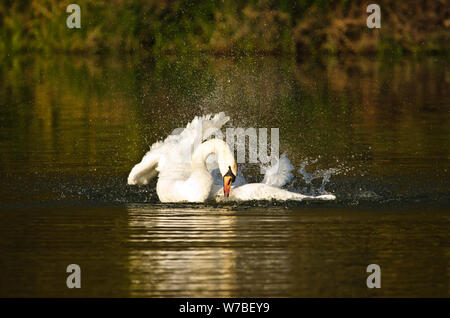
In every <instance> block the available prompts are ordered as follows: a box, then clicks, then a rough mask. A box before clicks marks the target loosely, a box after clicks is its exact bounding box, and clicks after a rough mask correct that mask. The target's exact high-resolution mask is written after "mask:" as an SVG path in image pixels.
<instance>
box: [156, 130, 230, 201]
mask: <svg viewBox="0 0 450 318" xmlns="http://www.w3.org/2000/svg"><path fill="white" fill-rule="evenodd" d="M211 154H216V155H217V161H218V164H219V170H220V173H221V174H222V176H223V193H224V194H225V195H229V193H230V188H231V183H232V181H233V180H234V176H235V175H236V173H237V165H236V161H235V160H234V157H233V154H232V153H231V151H230V148H229V147H228V145H227V144H226V142H224V141H222V140H220V139H211V140H208V141H205V142H204V143H202V144H201V145H200V146H198V147H197V148H196V150H195V151H194V154H193V155H192V160H191V167H190V171H189V176H187V174H186V171H184V173H182V174H180V173H179V171H177V170H175V171H174V170H170V169H169V170H167V169H161V170H160V173H159V179H158V183H157V185H156V193H157V194H158V197H159V199H160V201H161V202H204V201H206V200H207V199H208V197H209V195H210V192H211V188H212V185H213V183H214V180H213V177H212V175H211V173H210V172H209V171H208V168H207V167H206V159H207V158H208V156H209V155H211Z"/></svg>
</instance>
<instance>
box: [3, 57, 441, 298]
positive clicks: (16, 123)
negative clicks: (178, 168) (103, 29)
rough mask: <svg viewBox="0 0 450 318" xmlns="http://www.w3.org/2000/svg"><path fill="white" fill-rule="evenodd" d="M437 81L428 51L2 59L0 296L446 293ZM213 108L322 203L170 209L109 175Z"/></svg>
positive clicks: (249, 172) (151, 188)
mask: <svg viewBox="0 0 450 318" xmlns="http://www.w3.org/2000/svg"><path fill="white" fill-rule="evenodd" d="M449 87H450V68H449V62H448V60H446V59H445V58H437V57H427V58H419V59H412V58H404V59H400V60H389V59H375V58H358V59H328V60H322V61H320V60H319V61H314V62H312V61H309V62H301V63H300V62H296V61H295V60H293V59H289V58H280V57H244V58H228V57H211V56H183V57H175V56H172V57H160V58H155V59H152V58H139V57H130V56H125V57H113V56H109V57H104V56H98V57H83V56H51V57H36V56H22V57H20V58H7V59H6V60H4V61H3V63H2V64H0V180H1V183H0V255H1V257H0V273H1V274H0V296H3V297H5V296H32V297H33V296H64V297H66V296H67V297H70V296H77V297H78V296H88V297H94V296H102V297H108V296H121V297H130V296H137V297H145V296H150V297H161V296H168V297H170V296H186V297H215V296H220V297H222V296H224V297H233V296H247V297H249V296H267V297H269V296H277V297H278V296H281V297H284V296H288V297H310V296H315V297H317V296H318V297H320V296H339V297H341V296H350V297H357V296H360V297H366V296H369V297H377V296H394V297H401V296H406V297H408V296H441V297H442V296H444V297H448V296H450V292H449V291H450V266H449V260H450V239H449V237H448V233H449V225H450V193H449V190H450V178H449V177H450V171H449V168H450V165H449V163H450V156H449V149H450V90H449ZM219 111H225V112H226V113H227V115H229V116H230V117H231V122H230V124H229V125H228V127H242V128H250V127H255V128H269V131H270V128H279V132H280V133H279V143H280V153H285V154H286V155H287V156H288V157H289V158H290V159H291V161H292V163H293V165H294V166H295V167H296V169H295V175H296V176H295V178H294V180H293V182H291V183H290V184H289V188H291V189H292V190H296V191H300V192H302V193H310V194H318V193H319V192H323V191H325V192H329V193H333V194H335V195H336V197H337V200H336V201H333V202H299V203H298V202H297V203H293V202H287V203H281V202H247V203H239V204H235V203H223V204H215V203H207V204H176V205H173V204H161V203H159V201H158V198H157V195H156V192H155V183H154V182H153V183H152V184H150V185H148V186H142V187H135V186H128V185H127V184H126V177H127V175H128V173H129V171H130V169H131V168H132V167H133V165H134V164H136V163H137V162H139V161H140V159H141V158H142V156H143V154H144V153H145V152H146V151H147V150H148V148H149V145H151V144H152V143H153V142H155V141H157V140H159V139H161V138H164V137H165V136H167V135H168V134H169V133H171V132H172V130H173V129H175V128H177V127H184V126H185V125H186V123H187V122H189V121H190V120H191V119H192V118H193V117H194V116H195V115H202V114H207V113H211V112H219ZM269 139H270V136H269ZM301 167H304V171H298V170H299V169H300V168H301ZM330 169H331V170H330ZM305 171H306V172H307V173H305ZM311 174H312V175H315V177H313V178H312V179H311V178H309V179H308V176H310V175H311ZM244 175H246V176H247V177H248V179H250V180H252V181H258V180H261V179H262V176H261V175H260V174H259V169H257V168H256V167H255V165H248V166H247V169H245V170H244ZM324 176H326V177H329V180H324V179H323V177H324ZM72 263H75V264H79V265H80V267H81V271H82V288H81V289H68V288H67V287H66V278H67V276H68V275H69V274H67V273H66V267H67V265H69V264H72ZM372 263H374V264H379V265H380V267H381V273H382V275H381V279H382V283H381V284H382V288H380V289H368V288H367V286H366V278H367V276H368V275H369V274H368V273H366V267H367V265H369V264H372Z"/></svg>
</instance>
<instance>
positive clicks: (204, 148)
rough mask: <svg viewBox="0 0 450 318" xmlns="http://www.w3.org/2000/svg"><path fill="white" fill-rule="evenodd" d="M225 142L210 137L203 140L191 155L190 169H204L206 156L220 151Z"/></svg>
mask: <svg viewBox="0 0 450 318" xmlns="http://www.w3.org/2000/svg"><path fill="white" fill-rule="evenodd" d="M223 144H225V142H223V141H222V140H219V139H211V140H208V141H205V142H204V143H202V144H201V145H200V146H198V147H197V149H195V151H194V154H193V155H192V161H191V165H192V169H193V170H194V169H205V170H206V158H208V156H209V155H211V154H218V155H219V156H220V153H221V152H222V148H223V147H224V146H225V145H226V144H225V145H223Z"/></svg>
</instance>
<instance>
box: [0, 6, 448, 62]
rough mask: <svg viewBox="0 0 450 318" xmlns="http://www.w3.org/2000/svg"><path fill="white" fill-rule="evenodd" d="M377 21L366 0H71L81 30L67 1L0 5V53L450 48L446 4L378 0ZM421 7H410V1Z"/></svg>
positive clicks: (303, 52) (332, 51)
mask: <svg viewBox="0 0 450 318" xmlns="http://www.w3.org/2000/svg"><path fill="white" fill-rule="evenodd" d="M379 2H380V6H381V7H382V28H381V29H380V30H368V29H367V27H366V26H365V18H366V16H367V14H366V12H365V7H366V5H367V4H368V3H365V2H364V1H363V2H353V1H348V0H336V1H328V0H282V1H275V0H259V1H257V0H252V1H231V0H223V1H222V0H208V1H201V2H197V1H192V0H175V1H168V0H163V1H141V0H133V1H125V0H96V1H90V0H78V1H77V2H76V3H77V4H78V5H80V7H81V25H82V27H81V29H68V28H67V27H66V19H67V17H68V15H69V14H68V13H66V6H67V3H65V2H61V1H58V0H31V1H24V0H20V1H11V0H7V1H4V3H3V4H0V36H1V37H2V41H1V43H0V57H1V56H2V55H8V54H16V53H18V52H26V51H28V52H29V51H42V52H89V53H98V52H105V51H112V52H117V51H122V52H134V51H139V52H151V53H152V54H166V53H169V52H178V53H186V52H192V51H197V52H198V51H200V52H211V53H215V54H247V53H263V54H294V53H296V54H297V55H315V54H319V53H328V54H340V53H374V52H377V53H383V54H385V53H387V54H392V53H394V54H404V53H407V52H409V53H413V54H419V53H420V52H432V53H437V52H447V53H448V51H449V45H448V43H449V41H448V38H449V29H448V25H450V21H449V20H448V17H446V15H445V12H446V10H445V7H444V8H441V6H442V4H441V3H440V2H436V3H433V4H430V3H429V2H426V1H425V0H414V1H411V3H410V2H408V4H404V3H400V2H388V1H382V0H380V1H379ZM416 7H417V8H418V7H420V8H422V9H421V10H418V9H417V10H412V11H411V10H410V9H411V8H416Z"/></svg>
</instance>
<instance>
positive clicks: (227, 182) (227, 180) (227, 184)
mask: <svg viewBox="0 0 450 318" xmlns="http://www.w3.org/2000/svg"><path fill="white" fill-rule="evenodd" d="M232 182H233V177H232V176H225V177H223V193H224V194H225V196H226V197H228V196H229V195H230V189H231V183H232Z"/></svg>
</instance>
